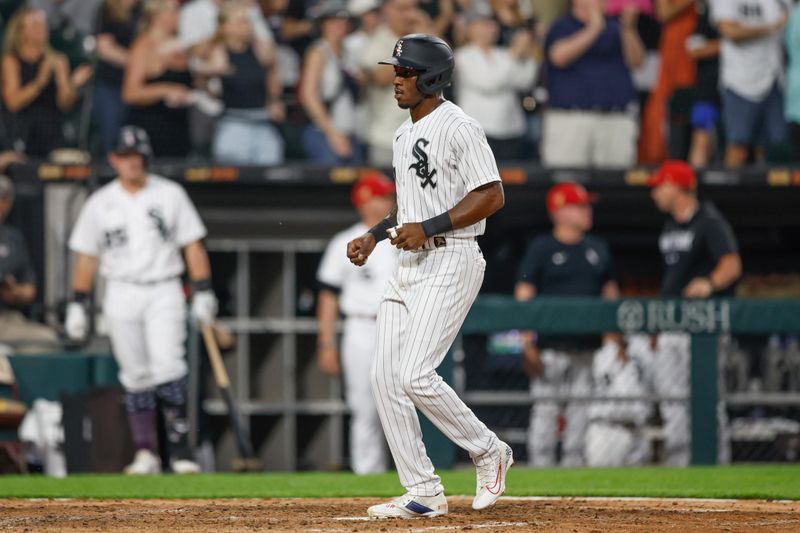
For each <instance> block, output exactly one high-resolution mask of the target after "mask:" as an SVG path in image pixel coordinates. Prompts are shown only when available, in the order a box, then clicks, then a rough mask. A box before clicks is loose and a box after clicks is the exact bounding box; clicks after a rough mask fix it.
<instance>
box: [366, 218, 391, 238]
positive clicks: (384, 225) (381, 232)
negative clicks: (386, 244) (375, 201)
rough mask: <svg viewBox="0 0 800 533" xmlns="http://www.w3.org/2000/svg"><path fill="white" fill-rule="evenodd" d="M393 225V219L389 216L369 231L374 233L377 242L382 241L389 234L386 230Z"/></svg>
mask: <svg viewBox="0 0 800 533" xmlns="http://www.w3.org/2000/svg"><path fill="white" fill-rule="evenodd" d="M391 227H392V221H391V220H389V219H388V218H384V219H383V220H381V221H380V222H378V223H377V224H375V225H374V226H372V227H371V228H369V231H368V232H367V233H372V236H373V237H375V242H381V241H382V240H383V239H386V238H388V237H389V236H388V235H387V234H386V230H387V229H389V228H391Z"/></svg>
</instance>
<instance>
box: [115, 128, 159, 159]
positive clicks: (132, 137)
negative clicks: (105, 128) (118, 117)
mask: <svg viewBox="0 0 800 533" xmlns="http://www.w3.org/2000/svg"><path fill="white" fill-rule="evenodd" d="M114 153H115V154H140V155H142V156H143V157H144V160H145V163H149V162H150V160H151V159H152V158H153V148H152V147H151V146H150V137H149V136H148V135H147V132H146V131H144V130H143V129H142V128H140V127H139V126H123V127H122V129H120V130H119V137H117V145H116V146H115V147H114Z"/></svg>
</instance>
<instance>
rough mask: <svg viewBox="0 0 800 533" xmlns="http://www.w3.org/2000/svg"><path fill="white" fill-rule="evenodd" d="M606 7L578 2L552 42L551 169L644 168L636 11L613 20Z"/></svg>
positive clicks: (546, 127) (545, 150) (547, 121)
mask: <svg viewBox="0 0 800 533" xmlns="http://www.w3.org/2000/svg"><path fill="white" fill-rule="evenodd" d="M603 4H604V2H603V1H602V0H573V2H572V12H571V14H570V15H568V16H566V17H564V18H561V19H559V20H557V21H556V22H555V23H554V24H553V26H552V27H551V28H550V31H549V32H548V34H547V38H546V40H545V58H546V63H545V65H546V74H545V75H546V77H547V89H548V92H549V94H550V101H549V105H550V108H549V109H548V110H547V112H546V113H545V115H544V122H543V125H542V144H541V150H540V151H541V154H542V161H543V162H544V164H545V165H546V166H550V167H573V168H586V167H604V168H627V167H629V166H631V165H633V164H634V163H635V161H636V139H637V134H638V129H639V128H638V117H637V116H636V111H635V109H633V106H631V105H630V104H631V103H632V102H633V100H634V98H635V95H636V93H635V90H634V88H633V80H632V78H631V71H630V69H631V68H636V67H638V66H639V65H641V64H642V62H643V61H644V54H645V51H644V44H642V40H641V38H640V37H639V33H638V30H637V22H638V19H639V12H638V11H637V9H636V8H635V7H634V6H633V5H630V4H629V5H628V6H626V7H625V9H624V10H623V11H622V13H621V15H620V17H619V21H616V20H608V19H606V17H605V14H604V12H603Z"/></svg>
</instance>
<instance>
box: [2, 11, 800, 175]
mask: <svg viewBox="0 0 800 533" xmlns="http://www.w3.org/2000/svg"><path fill="white" fill-rule="evenodd" d="M0 16H2V31H3V33H4V36H3V39H4V41H3V42H4V45H3V58H2V115H3V121H2V124H3V132H2V139H0V142H2V144H3V146H2V148H3V149H4V150H5V152H4V153H3V156H2V160H1V161H0V162H2V163H3V164H6V163H7V162H9V161H14V160H20V159H21V158H23V157H28V158H37V159H38V158H45V157H48V156H51V155H52V154H54V151H55V154H58V153H59V151H58V150H57V149H61V148H65V147H66V148H71V149H78V150H79V151H80V153H90V154H93V155H96V156H97V155H100V156H102V155H103V154H104V153H105V152H106V151H107V150H108V148H109V146H110V144H111V142H112V139H115V138H116V134H117V131H118V130H119V128H120V126H121V125H122V124H125V123H133V124H137V125H140V126H142V127H144V128H145V129H146V130H147V131H148V132H149V134H150V136H151V138H152V140H153V145H154V148H155V152H156V153H155V155H156V157H175V158H183V157H195V158H213V160H215V161H217V162H219V163H222V164H239V165H276V164H281V163H283V162H285V161H287V160H301V161H310V162H314V163H319V164H352V163H356V164H358V163H368V164H371V165H379V166H388V165H389V164H390V161H391V141H392V133H393V132H394V130H395V128H396V127H397V126H398V125H399V124H400V123H401V122H402V121H403V120H404V119H405V117H406V113H405V112H403V111H402V110H400V109H398V108H397V107H396V105H395V104H394V100H393V98H392V83H393V71H392V69H391V67H388V66H379V65H377V61H378V60H379V59H382V58H384V57H388V56H389V55H390V54H391V52H392V49H393V47H394V44H395V42H396V41H397V39H398V37H400V36H402V35H404V34H407V33H412V32H427V33H435V34H438V35H440V36H442V37H444V38H445V39H447V40H448V41H449V42H451V43H452V44H453V47H454V49H455V53H456V58H457V59H456V73H455V78H454V83H453V86H452V88H450V89H449V90H448V91H447V94H446V96H447V97H448V98H451V99H453V100H454V101H455V102H456V103H457V104H459V105H461V106H462V107H463V108H464V110H465V111H466V112H467V113H469V114H470V115H473V116H474V117H475V118H477V119H478V120H479V121H480V122H481V124H482V125H483V126H484V128H485V130H486V133H487V136H488V138H489V142H490V143H491V145H492V147H493V148H494V150H495V153H496V155H497V157H498V159H499V160H501V161H507V160H519V161H541V162H542V163H543V164H545V165H546V166H553V167H556V166H567V167H627V166H630V165H633V164H636V163H641V164H658V163H660V162H661V161H663V160H665V159H667V158H681V159H686V160H689V161H690V162H691V163H692V164H694V165H695V166H698V167H703V166H706V165H711V164H722V163H724V164H725V165H727V166H730V167H737V166H741V165H743V164H747V163H753V162H763V161H766V162H778V163H787V162H791V161H792V160H793V159H794V158H796V157H797V156H796V154H798V153H800V150H797V148H800V7H796V6H794V5H793V3H792V1H791V0H188V1H183V2H179V1H178V0H27V1H26V0H5V1H3V2H0ZM793 148H794V149H793ZM62 152H63V151H62Z"/></svg>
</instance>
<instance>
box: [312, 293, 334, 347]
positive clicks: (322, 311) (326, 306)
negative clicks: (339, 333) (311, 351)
mask: <svg viewBox="0 0 800 533" xmlns="http://www.w3.org/2000/svg"><path fill="white" fill-rule="evenodd" d="M338 316H339V299H338V297H337V296H336V294H334V293H333V292H332V291H329V290H322V291H320V293H319V299H318V300H317V346H318V347H324V348H333V347H335V343H336V319H337V318H338Z"/></svg>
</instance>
